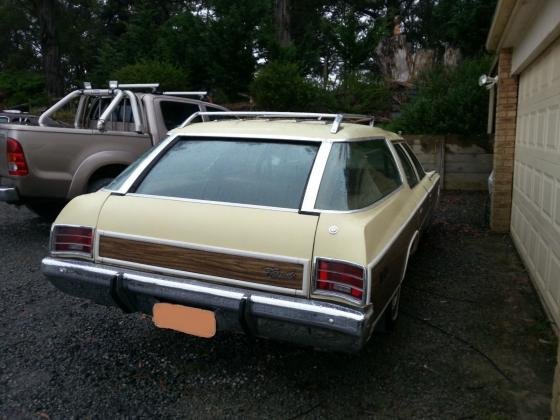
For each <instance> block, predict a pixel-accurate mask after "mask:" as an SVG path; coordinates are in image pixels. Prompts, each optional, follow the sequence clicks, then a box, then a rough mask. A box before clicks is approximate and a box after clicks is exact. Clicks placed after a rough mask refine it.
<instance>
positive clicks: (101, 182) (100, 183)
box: [87, 178, 115, 193]
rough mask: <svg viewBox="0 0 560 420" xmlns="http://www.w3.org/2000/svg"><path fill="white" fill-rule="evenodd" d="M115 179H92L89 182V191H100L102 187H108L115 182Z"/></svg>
mask: <svg viewBox="0 0 560 420" xmlns="http://www.w3.org/2000/svg"><path fill="white" fill-rule="evenodd" d="M113 179H115V178H99V179H96V180H93V181H90V183H89V184H88V187H87V192H88V193H93V192H96V191H99V190H100V189H101V188H103V187H106V186H107V185H109V184H110V183H111V182H113Z"/></svg>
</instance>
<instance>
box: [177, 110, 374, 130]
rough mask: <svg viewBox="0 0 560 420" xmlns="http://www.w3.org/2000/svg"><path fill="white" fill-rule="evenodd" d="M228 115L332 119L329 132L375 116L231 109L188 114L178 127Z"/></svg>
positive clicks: (368, 121)
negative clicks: (342, 125) (345, 122)
mask: <svg viewBox="0 0 560 420" xmlns="http://www.w3.org/2000/svg"><path fill="white" fill-rule="evenodd" d="M210 116H211V117H224V118H227V117H230V118H239V119H240V118H242V117H253V118H255V119H259V118H266V119H273V118H278V119H282V118H283V119H286V118H294V119H300V120H317V121H322V120H333V123H332V126H331V133H333V134H336V133H337V132H338V130H339V128H340V124H341V123H342V122H343V121H348V120H352V121H354V122H357V123H366V122H367V123H369V125H370V126H371V127H373V124H374V122H375V118H374V117H373V116H371V115H360V114H322V113H316V112H264V111H239V112H236V111H231V112H222V111H220V112H196V113H194V114H192V115H191V116H189V118H187V119H186V120H185V121H184V122H183V124H181V125H180V126H179V128H183V127H186V126H187V125H189V124H191V123H192V122H193V121H194V120H195V119H196V118H197V117H203V120H204V117H210Z"/></svg>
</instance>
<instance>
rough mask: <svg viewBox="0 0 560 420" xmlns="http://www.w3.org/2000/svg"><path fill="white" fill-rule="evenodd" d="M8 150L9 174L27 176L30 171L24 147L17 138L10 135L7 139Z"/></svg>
mask: <svg viewBox="0 0 560 420" xmlns="http://www.w3.org/2000/svg"><path fill="white" fill-rule="evenodd" d="M6 149H7V150H6V152H7V157H8V174H10V175H15V176H25V175H27V174H28V173H29V168H28V167H27V162H26V161H25V154H24V153H23V148H22V147H21V144H19V142H18V141H17V140H14V139H11V138H9V137H8V139H7V141H6Z"/></svg>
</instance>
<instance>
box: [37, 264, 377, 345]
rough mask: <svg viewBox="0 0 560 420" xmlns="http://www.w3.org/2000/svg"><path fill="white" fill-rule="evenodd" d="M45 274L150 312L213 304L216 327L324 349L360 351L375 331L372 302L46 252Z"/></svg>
mask: <svg viewBox="0 0 560 420" xmlns="http://www.w3.org/2000/svg"><path fill="white" fill-rule="evenodd" d="M42 271H43V274H44V275H45V276H46V277H47V278H48V279H49V280H50V281H51V283H53V284H54V285H55V286H56V287H57V288H59V289H60V290H62V291H63V292H65V293H68V294H70V295H74V296H78V297H82V298H87V299H91V300H93V301H94V302H97V303H100V304H103V305H109V306H118V307H120V308H121V309H123V310H124V311H125V312H144V313H147V314H149V315H151V314H152V307H153V305H154V304H155V303H157V302H160V301H165V302H173V303H179V304H182V305H186V306H192V307H198V308H204V309H209V310H213V311H214V313H215V314H216V322H217V328H218V330H229V331H242V332H245V333H247V334H249V335H254V336H258V337H265V338H272V339H278V340H283V341H288V342H293V343H297V344H302V345H309V346H313V347H316V348H321V349H329V350H338V351H346V352H352V351H358V350H360V349H361V348H362V347H363V345H364V344H365V343H366V342H367V340H368V339H369V337H370V335H371V333H372V331H373V321H374V319H373V311H372V309H371V307H368V308H365V309H360V308H348V307H346V306H343V305H338V304H334V303H328V302H322V301H314V300H309V299H305V298H300V297H294V296H284V295H277V294H270V293H264V292H260V291H254V290H248V289H241V288H234V287H229V286H222V285H217V284H213V283H204V282H201V281H199V280H194V279H189V278H178V277H169V276H162V275H158V274H152V273H146V272H139V271H133V270H128V269H126V270H125V269H120V268H116V267H111V266H105V265H101V264H94V263H91V262H85V261H76V260H67V259H59V258H52V257H47V258H44V259H43V261H42Z"/></svg>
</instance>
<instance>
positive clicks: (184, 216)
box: [96, 194, 318, 295]
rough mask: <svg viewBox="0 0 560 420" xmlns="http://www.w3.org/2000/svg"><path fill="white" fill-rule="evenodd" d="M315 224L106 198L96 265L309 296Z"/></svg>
mask: <svg viewBox="0 0 560 420" xmlns="http://www.w3.org/2000/svg"><path fill="white" fill-rule="evenodd" d="M317 221H318V217H317V216H314V215H303V214H299V213H298V212H297V211H289V210H275V209H266V208H257V207H241V206H233V205H223V204H213V203H200V202H193V201H185V200H179V199H169V198H161V197H147V196H137V195H134V194H132V195H127V196H111V197H109V199H108V200H107V202H106V203H105V205H104V206H103V209H102V211H101V213H100V217H99V221H98V226H97V241H96V243H97V249H96V261H99V262H103V263H105V264H109V265H116V266H127V267H134V268H139V269H143V270H147V271H153V272H160V273H166V274H173V275H178V276H185V277H189V278H197V279H202V280H206V281H210V282H218V283H223V284H231V285H238V286H242V287H248V288H254V289H262V290H269V291H277V292H281V293H287V294H296V295H307V293H308V288H309V278H310V271H311V268H310V266H311V257H312V253H313V242H314V237H315V229H316V226H317Z"/></svg>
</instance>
